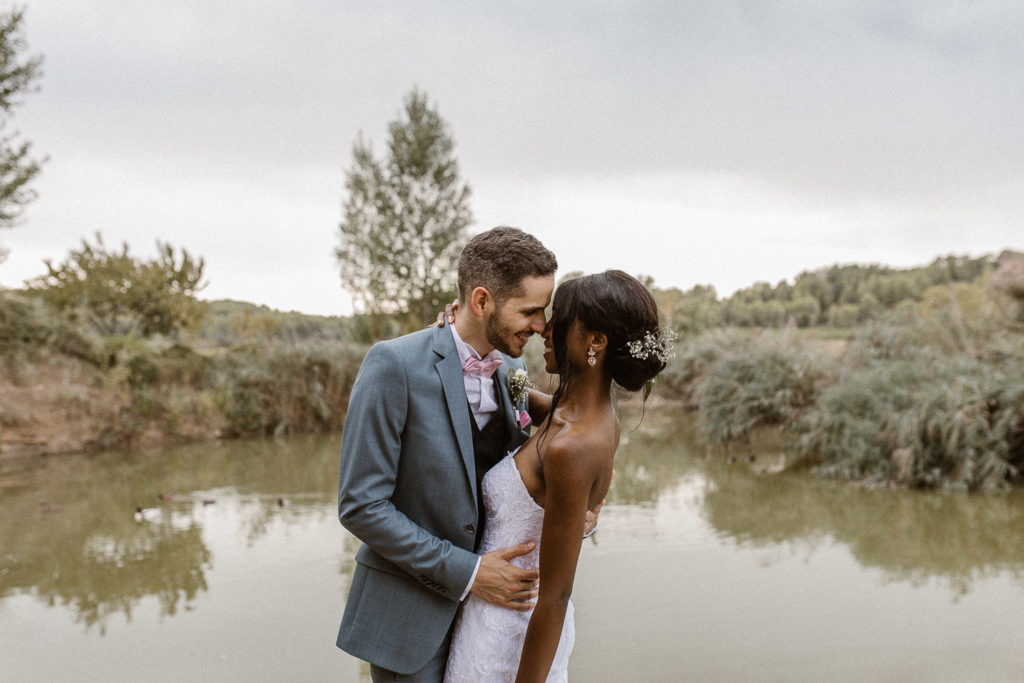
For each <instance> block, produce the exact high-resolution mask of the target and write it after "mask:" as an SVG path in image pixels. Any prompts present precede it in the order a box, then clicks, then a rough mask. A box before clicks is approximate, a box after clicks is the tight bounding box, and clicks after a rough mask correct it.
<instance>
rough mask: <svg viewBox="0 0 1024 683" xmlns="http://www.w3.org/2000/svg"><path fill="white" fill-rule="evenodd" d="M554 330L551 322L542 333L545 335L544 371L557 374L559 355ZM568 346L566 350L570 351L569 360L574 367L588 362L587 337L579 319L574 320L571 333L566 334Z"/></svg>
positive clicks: (570, 329)
mask: <svg viewBox="0 0 1024 683" xmlns="http://www.w3.org/2000/svg"><path fill="white" fill-rule="evenodd" d="M552 332H553V330H552V326H551V323H550V322H549V323H548V324H547V326H546V327H545V328H544V332H543V334H542V335H541V336H543V337H544V371H545V372H547V373H548V374H549V375H557V374H558V357H557V355H556V354H555V340H554V336H553V334H552ZM566 347H567V348H566V351H567V352H568V353H569V362H570V364H572V365H573V366H574V367H579V366H580V365H581V364H585V363H586V362H587V344H586V338H585V336H584V333H583V326H582V325H581V324H580V321H579V320H574V321H573V323H572V326H571V327H570V328H569V333H568V334H567V335H566Z"/></svg>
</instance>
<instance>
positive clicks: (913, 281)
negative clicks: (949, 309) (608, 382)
mask: <svg viewBox="0 0 1024 683" xmlns="http://www.w3.org/2000/svg"><path fill="white" fill-rule="evenodd" d="M1004 257H1005V255H1000V256H991V255H987V256H979V257H976V258H970V257H967V256H944V257H941V258H937V259H935V260H934V261H933V262H932V263H930V264H929V265H927V266H921V267H917V268H903V269H900V268H890V267H886V266H881V265H833V266H830V267H827V268H820V269H818V270H813V271H805V272H802V273H800V274H799V275H797V276H796V278H795V279H794V280H793V282H792V283H790V282H789V281H787V280H783V281H781V282H779V283H777V284H775V285H771V284H769V283H767V282H758V283H755V284H753V285H751V286H749V287H745V288H743V289H740V290H738V291H736V292H735V293H733V294H732V296H729V297H726V298H719V297H718V294H717V292H716V291H715V289H714V287H711V286H707V285H698V286H696V287H693V288H692V289H689V290H686V291H682V290H679V289H678V288H671V289H657V288H655V295H656V298H657V299H658V305H659V307H660V308H661V310H662V312H663V314H664V316H665V318H666V320H667V322H669V324H671V325H672V326H673V327H674V328H675V329H676V331H677V332H679V333H680V334H681V335H684V336H685V335H693V334H699V333H701V332H704V331H706V330H710V329H714V328H718V327H784V326H794V327H816V326H822V325H828V326H832V327H841V328H849V327H854V326H857V325H860V324H862V323H865V322H867V321H869V320H872V319H874V318H876V317H877V316H879V315H880V314H882V313H883V312H884V311H886V310H891V309H893V308H895V307H896V306H898V305H899V304H901V303H903V302H907V301H920V300H921V297H922V296H923V295H924V292H925V291H926V290H927V289H928V288H929V287H934V286H935V285H940V284H949V283H955V282H976V281H978V280H979V279H981V278H983V277H984V276H985V275H986V274H988V273H990V272H991V271H992V269H993V268H994V266H995V264H996V263H997V262H998V261H999V259H1000V258H1004Z"/></svg>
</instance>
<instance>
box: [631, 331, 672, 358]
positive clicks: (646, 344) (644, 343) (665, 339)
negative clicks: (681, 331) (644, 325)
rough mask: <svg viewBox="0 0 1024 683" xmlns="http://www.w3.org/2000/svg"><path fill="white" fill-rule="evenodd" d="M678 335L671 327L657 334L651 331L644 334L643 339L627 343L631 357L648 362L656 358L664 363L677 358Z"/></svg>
mask: <svg viewBox="0 0 1024 683" xmlns="http://www.w3.org/2000/svg"><path fill="white" fill-rule="evenodd" d="M677 338H678V335H677V334H676V333H675V331H674V330H672V329H671V328H669V327H666V328H663V329H662V330H660V331H659V332H658V333H657V334H655V333H654V332H651V331H647V332H645V333H644V336H643V337H642V338H641V339H634V340H632V341H627V342H626V348H627V349H629V355H631V356H633V358H636V359H639V360H646V359H647V358H649V357H650V356H654V357H655V358H657V359H658V360H660V361H661V362H662V363H664V362H666V361H667V360H668V359H669V358H675V355H676V352H675V343H674V342H675V340H676V339H677Z"/></svg>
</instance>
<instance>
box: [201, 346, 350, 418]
mask: <svg viewBox="0 0 1024 683" xmlns="http://www.w3.org/2000/svg"><path fill="white" fill-rule="evenodd" d="M365 351H366V349H365V347H362V346H351V345H340V344H339V345H335V346H333V347H326V346H324V345H319V346H317V347H316V348H312V347H301V346H288V347H278V346H270V347H261V348H258V349H246V350H236V351H233V352H232V353H231V354H230V355H229V356H227V357H226V358H224V359H223V361H222V362H220V363H218V365H217V370H216V372H217V375H218V376H217V378H216V380H215V385H216V387H217V392H218V395H219V397H220V405H221V409H222V411H223V413H224V415H225V418H226V422H227V424H226V429H225V433H226V435H227V436H238V435H243V434H268V435H269V434H284V433H292V432H302V431H323V430H328V429H340V428H341V427H342V425H343V423H344V419H345V407H346V406H347V404H348V395H349V393H350V392H351V389H352V384H353V383H354V382H355V377H356V372H357V371H358V369H359V364H360V363H361V362H362V358H363V356H364V355H365Z"/></svg>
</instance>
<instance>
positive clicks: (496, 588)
mask: <svg viewBox="0 0 1024 683" xmlns="http://www.w3.org/2000/svg"><path fill="white" fill-rule="evenodd" d="M535 546H536V544H535V543H534V542H533V541H529V542H527V543H522V544H520V545H513V546H509V547H508V548H498V549H497V550H492V551H491V552H489V553H484V554H483V555H481V556H480V569H479V571H477V573H476V579H475V580H474V581H473V587H472V588H470V592H471V593H473V594H474V595H476V596H477V597H478V598H480V599H481V600H484V601H485V602H489V603H491V604H492V605H497V606H498V607H506V608H508V609H514V610H520V611H526V610H528V609H531V608H532V607H533V606H534V603H535V602H536V600H537V580H538V579H539V578H540V572H539V571H538V570H536V569H522V568H521V567H517V566H515V565H514V564H512V563H511V562H509V560H511V559H512V558H513V557H519V556H520V555H525V554H527V553H528V552H530V551H531V550H533V549H534V547H535Z"/></svg>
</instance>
